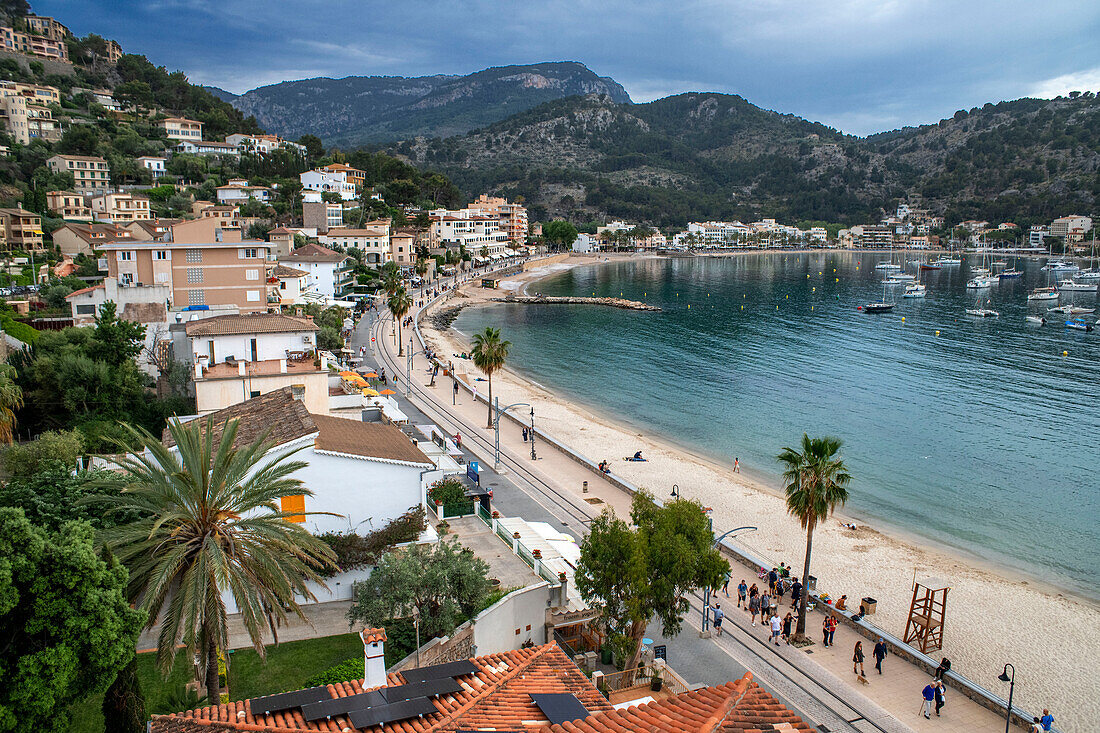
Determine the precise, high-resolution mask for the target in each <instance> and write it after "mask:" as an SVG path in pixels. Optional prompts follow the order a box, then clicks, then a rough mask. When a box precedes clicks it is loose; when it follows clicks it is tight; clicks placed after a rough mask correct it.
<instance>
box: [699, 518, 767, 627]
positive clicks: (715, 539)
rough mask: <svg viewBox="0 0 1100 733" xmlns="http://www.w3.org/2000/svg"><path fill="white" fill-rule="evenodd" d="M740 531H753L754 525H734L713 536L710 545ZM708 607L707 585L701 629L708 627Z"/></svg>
mask: <svg viewBox="0 0 1100 733" xmlns="http://www.w3.org/2000/svg"><path fill="white" fill-rule="evenodd" d="M741 531H745V532H755V531H756V527H734V528H733V529H731V530H729V531H727V532H723V533H722V534H720V535H718V536H717V537H715V538H714V542H712V543H711V544H710V546H711V547H717V546H718V543H719V542H721V541H722V540H724V539H726V538H727V537H729V536H730V535H731V534H733V533H734V532H741ZM709 609H710V588H709V587H708V588H704V589H703V628H702V630H703V631H706V630H707V629H708V628H710V613H709Z"/></svg>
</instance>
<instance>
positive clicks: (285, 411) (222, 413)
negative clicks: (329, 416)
mask: <svg viewBox="0 0 1100 733" xmlns="http://www.w3.org/2000/svg"><path fill="white" fill-rule="evenodd" d="M195 419H196V420H201V421H202V422H203V423H205V422H206V420H207V419H213V421H214V440H215V442H217V441H219V440H221V434H222V431H223V430H224V429H225V424H226V423H227V422H228V421H230V420H233V419H237V420H240V423H239V424H238V426H237V439H236V441H235V445H236V446H237V447H241V446H244V445H248V444H249V443H252V442H254V441H256V440H257V439H259V437H260V436H261V435H263V434H264V433H265V432H266V433H267V439H268V440H269V441H271V442H273V443H274V444H275V445H282V444H283V443H289V442H290V441H292V440H297V439H298V438H301V437H304V436H306V435H310V434H312V433H315V432H317V426H316V424H315V423H314V422H313V418H312V417H310V414H309V411H308V410H306V406H305V405H304V404H302V402H301V401H300V400H296V399H294V396H293V395H292V394H291V391H290V387H283V388H282V389H277V390H275V391H274V392H268V393H267V394H264V395H260V396H259V397H253V398H252V399H250V400H245V401H244V402H240V403H238V404H236V405H230V406H229V407H226V408H224V409H221V410H217V411H216V412H212V413H210V414H209V415H201V416H199V417H197V418H195ZM203 429H205V428H203ZM161 442H163V443H164V444H165V445H166V446H168V447H169V448H171V447H172V446H174V445H175V444H176V440H175V438H173V437H172V433H171V432H170V431H169V430H168V428H167V427H165V428H164V431H163V432H162V433H161Z"/></svg>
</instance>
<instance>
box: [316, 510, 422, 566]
mask: <svg viewBox="0 0 1100 733" xmlns="http://www.w3.org/2000/svg"><path fill="white" fill-rule="evenodd" d="M426 527H427V523H426V522H425V520H424V507H422V506H418V507H416V508H414V509H410V510H409V511H407V512H405V513H404V514H402V515H401V516H400V517H398V518H397V519H395V520H393V521H392V522H390V523H389V524H387V525H386V526H385V527H383V528H382V529H379V530H375V531H374V532H371V533H370V534H368V535H358V534H355V533H354V532H349V533H347V534H343V533H339V532H326V533H325V534H322V535H319V537H318V538H319V539H320V540H321V541H322V542H324V543H325V544H327V545H328V546H329V547H331V548H332V551H333V552H334V553H336V565H337V568H336V569H333V570H332V571H324V570H322V571H319V572H321V574H322V575H324V574H326V573H327V574H328V575H329V576H330V577H331V576H332V575H335V574H336V573H338V572H344V571H348V570H354V569H356V568H361V567H364V566H366V565H373V564H375V563H376V562H378V559H379V558H380V557H381V555H382V553H383V552H385V551H386V550H389V549H390V548H392V547H393V546H394V545H400V544H403V543H405V542H412V541H413V540H415V539H416V538H417V537H419V536H420V534H421V533H422V532H423V531H424V529H425V528H426Z"/></svg>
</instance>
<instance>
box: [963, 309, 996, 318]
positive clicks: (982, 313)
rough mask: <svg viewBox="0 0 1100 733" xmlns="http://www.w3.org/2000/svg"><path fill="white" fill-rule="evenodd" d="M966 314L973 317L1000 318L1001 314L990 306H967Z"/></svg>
mask: <svg viewBox="0 0 1100 733" xmlns="http://www.w3.org/2000/svg"><path fill="white" fill-rule="evenodd" d="M966 315H968V316H974V317H975V318H1000V317H1001V314H1000V313H998V312H997V311H995V310H992V309H991V308H967V309H966Z"/></svg>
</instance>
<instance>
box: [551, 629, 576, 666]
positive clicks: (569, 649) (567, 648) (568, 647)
mask: <svg viewBox="0 0 1100 733" xmlns="http://www.w3.org/2000/svg"><path fill="white" fill-rule="evenodd" d="M554 641H555V642H557V644H558V646H560V647H561V650H562V651H563V652H565V656H567V657H569V658H570V659H572V658H573V657H575V656H577V652H576V651H575V650H574V649H573V645H572V644H570V643H569V642H568V641H566V639H565V637H564V636H562V635H561V634H560V633H558V630H557V629H554Z"/></svg>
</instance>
